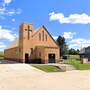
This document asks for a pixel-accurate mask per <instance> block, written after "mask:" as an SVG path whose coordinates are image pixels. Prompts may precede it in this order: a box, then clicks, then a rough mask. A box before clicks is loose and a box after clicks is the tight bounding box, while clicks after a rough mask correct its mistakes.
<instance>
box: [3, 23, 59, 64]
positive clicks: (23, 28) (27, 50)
mask: <svg viewBox="0 0 90 90" xmlns="http://www.w3.org/2000/svg"><path fill="white" fill-rule="evenodd" d="M59 50H60V49H59V47H58V45H57V44H56V42H55V40H54V39H53V37H52V36H51V35H50V33H49V32H48V30H47V29H46V28H45V27H44V26H41V27H39V28H37V29H36V30H35V31H34V30H33V24H29V23H23V24H21V25H20V27H19V38H18V39H16V40H15V41H13V42H12V43H11V44H10V45H9V46H8V47H7V48H6V49H5V50H4V58H5V59H6V60H15V61H18V62H22V63H43V64H47V63H57V62H58V61H59V58H60V56H59V55H60V54H59V53H60V52H59Z"/></svg>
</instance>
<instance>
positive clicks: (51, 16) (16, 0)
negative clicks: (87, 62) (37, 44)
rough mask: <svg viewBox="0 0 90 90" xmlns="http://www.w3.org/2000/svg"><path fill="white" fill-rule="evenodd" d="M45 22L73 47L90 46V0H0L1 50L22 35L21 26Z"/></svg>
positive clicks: (35, 25)
mask: <svg viewBox="0 0 90 90" xmlns="http://www.w3.org/2000/svg"><path fill="white" fill-rule="evenodd" d="M23 22H28V23H33V24H34V29H36V28H38V27H39V26H41V25H44V26H45V27H46V28H47V29H48V31H49V32H50V33H51V35H52V36H53V38H54V39H57V37H58V36H59V35H62V36H63V37H65V38H66V42H67V44H68V45H69V48H75V49H80V48H82V47H86V46H89V45H90V0H0V51H3V50H4V49H5V48H6V47H7V46H8V45H9V44H10V43H11V42H12V41H14V40H15V39H16V37H17V36H18V31H19V25H20V24H21V23H23Z"/></svg>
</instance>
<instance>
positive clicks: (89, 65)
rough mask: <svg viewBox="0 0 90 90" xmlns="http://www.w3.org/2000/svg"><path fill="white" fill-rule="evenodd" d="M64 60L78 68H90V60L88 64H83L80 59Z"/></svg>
mask: <svg viewBox="0 0 90 90" xmlns="http://www.w3.org/2000/svg"><path fill="white" fill-rule="evenodd" d="M64 62H66V63H68V64H71V65H73V66H74V67H76V69H78V70H90V61H88V64H81V62H80V60H77V59H69V60H64Z"/></svg>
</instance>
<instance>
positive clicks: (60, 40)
mask: <svg viewBox="0 0 90 90" xmlns="http://www.w3.org/2000/svg"><path fill="white" fill-rule="evenodd" d="M56 42H57V44H58V46H59V47H60V56H63V55H65V54H68V46H67V45H66V42H65V38H64V37H62V36H58V38H57V40H56Z"/></svg>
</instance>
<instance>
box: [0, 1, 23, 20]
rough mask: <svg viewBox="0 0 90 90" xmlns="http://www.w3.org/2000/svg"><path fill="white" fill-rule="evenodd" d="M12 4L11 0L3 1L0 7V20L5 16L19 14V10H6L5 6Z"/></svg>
mask: <svg viewBox="0 0 90 90" xmlns="http://www.w3.org/2000/svg"><path fill="white" fill-rule="evenodd" d="M11 2H12V0H4V1H3V3H2V5H1V7H0V18H1V19H2V18H3V17H5V15H8V16H12V15H15V14H21V12H22V10H21V9H20V8H18V9H13V8H12V9H8V8H7V5H9V4H10V3H11Z"/></svg>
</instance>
